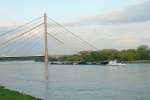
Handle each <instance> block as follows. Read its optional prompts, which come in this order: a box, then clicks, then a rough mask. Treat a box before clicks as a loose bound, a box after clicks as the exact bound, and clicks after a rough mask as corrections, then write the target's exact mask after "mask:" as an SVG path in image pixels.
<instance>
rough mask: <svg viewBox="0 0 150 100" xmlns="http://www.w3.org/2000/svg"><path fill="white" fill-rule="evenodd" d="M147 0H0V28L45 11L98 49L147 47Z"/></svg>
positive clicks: (149, 29)
mask: <svg viewBox="0 0 150 100" xmlns="http://www.w3.org/2000/svg"><path fill="white" fill-rule="evenodd" d="M149 11H150V0H12V1H10V0H3V1H1V3H0V12H1V13H0V31H1V32H2V31H3V30H4V29H8V28H9V27H10V26H11V27H13V26H16V25H20V24H23V23H25V22H28V21H30V20H32V19H34V18H37V17H39V16H42V14H43V13H44V12H46V13H47V14H48V16H49V17H51V18H53V19H54V20H56V21H57V22H60V23H61V24H63V25H65V26H66V27H67V28H69V29H70V30H71V31H73V32H75V33H76V34H77V35H79V36H81V37H82V38H84V39H85V40H87V41H89V42H90V43H92V44H93V45H94V46H96V47H97V48H99V49H104V48H116V49H127V48H136V47H137V46H139V45H142V44H146V45H148V46H150V13H149Z"/></svg>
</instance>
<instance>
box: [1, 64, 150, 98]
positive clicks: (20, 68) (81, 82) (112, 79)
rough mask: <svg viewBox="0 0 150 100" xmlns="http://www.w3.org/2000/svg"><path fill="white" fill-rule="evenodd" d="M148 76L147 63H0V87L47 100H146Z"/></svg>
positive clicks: (149, 79)
mask: <svg viewBox="0 0 150 100" xmlns="http://www.w3.org/2000/svg"><path fill="white" fill-rule="evenodd" d="M46 69H48V70H46ZM45 71H49V73H47V72H45ZM45 73H47V75H46V74H45ZM46 76H48V78H46ZM149 76H150V64H129V65H127V66H122V67H121V66H100V65H99V66H95V65H49V66H48V67H44V64H43V63H38V62H19V63H18V62H9V63H8V62H1V63H0V84H2V85H4V86H6V87H8V88H10V89H15V90H18V91H20V92H24V93H26V94H31V95H33V96H36V97H41V98H43V99H47V100H150V95H149V94H150V77H149Z"/></svg>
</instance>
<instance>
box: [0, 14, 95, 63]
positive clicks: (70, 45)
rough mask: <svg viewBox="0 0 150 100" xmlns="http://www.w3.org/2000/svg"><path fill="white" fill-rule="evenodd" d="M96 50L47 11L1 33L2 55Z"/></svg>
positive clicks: (33, 54)
mask: <svg viewBox="0 0 150 100" xmlns="http://www.w3.org/2000/svg"><path fill="white" fill-rule="evenodd" d="M93 49H94V50H95V49H96V47H94V46H93V45H92V44H90V43H89V42H87V41H86V40H84V39H83V38H81V37H80V36H78V35H77V34H75V33H74V32H71V31H70V30H68V28H66V27H64V26H63V25H61V24H60V23H58V22H56V21H55V20H53V19H51V18H49V17H48V16H47V15H46V14H44V16H42V17H39V18H36V19H34V20H32V21H30V22H28V23H26V24H24V25H21V26H18V27H17V28H14V29H12V30H9V31H7V32H4V33H0V57H32V56H44V57H45V59H47V60H48V55H53V54H55V55H57V54H63V53H77V52H79V51H83V50H93Z"/></svg>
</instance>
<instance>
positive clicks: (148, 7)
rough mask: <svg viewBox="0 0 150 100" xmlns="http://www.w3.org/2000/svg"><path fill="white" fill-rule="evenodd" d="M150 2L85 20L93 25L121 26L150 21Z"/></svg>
mask: <svg viewBox="0 0 150 100" xmlns="http://www.w3.org/2000/svg"><path fill="white" fill-rule="evenodd" d="M149 11H150V1H145V2H143V3H141V4H138V5H130V6H126V7H123V8H121V9H115V10H112V11H110V12H107V13H103V14H100V15H97V16H94V17H90V18H87V19H86V20H84V22H85V23H92V24H121V23H134V22H145V21H150V13H149Z"/></svg>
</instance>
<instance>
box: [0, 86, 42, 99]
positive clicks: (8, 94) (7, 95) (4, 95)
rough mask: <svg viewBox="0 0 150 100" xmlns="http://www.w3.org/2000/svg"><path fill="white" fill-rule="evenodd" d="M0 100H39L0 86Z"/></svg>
mask: <svg viewBox="0 0 150 100" xmlns="http://www.w3.org/2000/svg"><path fill="white" fill-rule="evenodd" d="M0 100H41V99H39V98H35V97H32V96H30V95H26V94H22V93H19V92H17V91H13V90H9V89H6V88H5V87H3V86H0Z"/></svg>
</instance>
